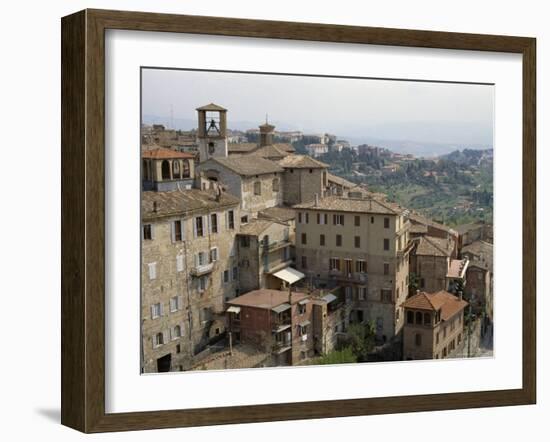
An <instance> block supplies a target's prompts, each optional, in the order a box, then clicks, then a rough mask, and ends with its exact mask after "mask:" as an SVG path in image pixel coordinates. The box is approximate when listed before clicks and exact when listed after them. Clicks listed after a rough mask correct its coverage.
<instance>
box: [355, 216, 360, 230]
mask: <svg viewBox="0 0 550 442" xmlns="http://www.w3.org/2000/svg"><path fill="white" fill-rule="evenodd" d="M360 225H361V217H360V216H359V215H355V227H359V226H360Z"/></svg>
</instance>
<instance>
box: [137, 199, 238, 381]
mask: <svg viewBox="0 0 550 442" xmlns="http://www.w3.org/2000/svg"><path fill="white" fill-rule="evenodd" d="M239 215H240V214H239V201H238V200H237V199H236V198H235V197H233V196H231V195H227V194H222V195H219V196H216V194H215V193H214V192H205V191H200V190H197V189H193V190H186V191H184V192H178V191H176V192H144V194H143V200H142V229H143V240H142V272H141V281H142V370H143V372H157V371H167V370H185V369H187V368H189V364H190V363H191V361H192V357H193V356H194V355H195V354H196V353H198V352H200V351H201V350H202V349H203V348H204V346H205V345H207V344H208V343H209V342H210V341H211V340H212V339H216V336H217V335H220V334H221V333H223V327H224V325H223V320H221V321H220V320H217V319H216V318H217V317H219V316H220V315H222V316H223V310H224V302H225V301H228V300H230V299H232V298H233V297H235V296H236V295H237V290H238V261H237V247H236V244H235V236H236V232H237V231H238V229H239V219H240V216H239ZM178 327H179V329H178ZM163 358H164V359H163ZM159 360H160V361H159Z"/></svg>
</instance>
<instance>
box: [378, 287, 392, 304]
mask: <svg viewBox="0 0 550 442" xmlns="http://www.w3.org/2000/svg"><path fill="white" fill-rule="evenodd" d="M391 295H392V291H391V290H388V289H382V290H380V299H381V301H382V302H386V303H390V302H392V296H391Z"/></svg>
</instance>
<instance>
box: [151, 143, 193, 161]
mask: <svg viewBox="0 0 550 442" xmlns="http://www.w3.org/2000/svg"><path fill="white" fill-rule="evenodd" d="M141 157H142V158H151V159H155V160H161V159H172V158H185V159H192V158H195V155H193V154H191V153H189V152H178V151H177V150H172V149H168V148H166V147H160V146H159V147H152V148H148V149H147V150H144V151H143V152H142V153H141Z"/></svg>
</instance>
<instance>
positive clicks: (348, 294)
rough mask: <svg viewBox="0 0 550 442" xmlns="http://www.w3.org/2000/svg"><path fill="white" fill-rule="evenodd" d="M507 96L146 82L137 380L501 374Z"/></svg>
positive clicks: (464, 87) (411, 86)
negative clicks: (322, 369) (497, 370)
mask: <svg viewBox="0 0 550 442" xmlns="http://www.w3.org/2000/svg"><path fill="white" fill-rule="evenodd" d="M494 89H495V87H494V84H492V83H469V82H448V81H428V80H411V79H399V78H395V79H394V78H367V77H364V78H363V77H345V76H328V75H316V74H315V72H311V73H303V74H296V73H289V74H280V73H277V74H274V73H269V72H241V71H215V70H200V69H185V68H181V69H176V68H163V67H156V66H152V67H142V68H141V121H140V146H139V149H140V152H141V154H140V155H141V157H140V158H141V161H140V167H141V171H140V175H141V182H140V183H139V185H140V186H141V193H140V195H141V201H140V204H141V238H140V239H139V240H140V241H141V300H140V302H141V321H140V325H141V330H140V331H139V332H140V333H141V339H140V343H141V348H139V349H138V348H136V358H137V357H138V355H139V357H140V370H141V373H142V374H152V373H164V372H186V371H198V370H231V369H252V368H254V369H256V368H274V367H293V366H319V365H327V364H363V363H388V362H396V363H399V362H400V363H404V364H405V365H406V362H408V361H416V360H434V363H441V362H440V361H439V360H444V359H449V358H492V357H493V356H494V353H493V352H494V348H493V336H494V324H495V315H494V303H495V297H494V293H493V158H494V106H495V103H494V94H495V90H494ZM136 124H137V121H136ZM136 144H137V143H136ZM136 149H137V146H136ZM136 185H137V183H136ZM136 241H138V238H136ZM136 244H137V243H136ZM136 332H137V331H136ZM436 360H437V361H436ZM441 370H442V375H443V374H444V373H445V364H442V365H441Z"/></svg>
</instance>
